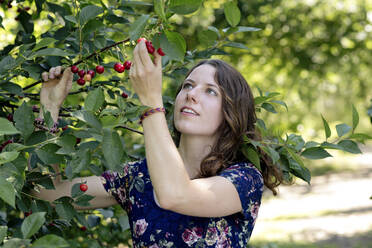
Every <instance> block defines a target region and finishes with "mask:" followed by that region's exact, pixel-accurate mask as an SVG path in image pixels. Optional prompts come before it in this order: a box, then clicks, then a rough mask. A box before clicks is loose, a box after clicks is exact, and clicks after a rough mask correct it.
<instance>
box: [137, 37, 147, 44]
mask: <svg viewBox="0 0 372 248" xmlns="http://www.w3.org/2000/svg"><path fill="white" fill-rule="evenodd" d="M142 40H143V41H146V39H145V38H138V40H137V43H140V42H141V41H142Z"/></svg>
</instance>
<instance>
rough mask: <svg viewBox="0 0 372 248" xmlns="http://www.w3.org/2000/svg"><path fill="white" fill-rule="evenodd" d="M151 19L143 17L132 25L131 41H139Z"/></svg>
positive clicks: (146, 16) (130, 31)
mask: <svg viewBox="0 0 372 248" xmlns="http://www.w3.org/2000/svg"><path fill="white" fill-rule="evenodd" d="M149 18H150V16H149V15H141V16H140V17H139V18H138V19H137V20H136V21H135V22H133V24H132V25H130V28H129V37H130V40H131V41H137V39H138V38H139V37H140V36H141V34H142V33H143V30H144V29H145V27H146V24H147V21H148V19H149Z"/></svg>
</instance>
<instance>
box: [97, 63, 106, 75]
mask: <svg viewBox="0 0 372 248" xmlns="http://www.w3.org/2000/svg"><path fill="white" fill-rule="evenodd" d="M104 71H105V67H103V66H102V65H97V66H96V72H97V73H98V74H102V73H103V72H104Z"/></svg>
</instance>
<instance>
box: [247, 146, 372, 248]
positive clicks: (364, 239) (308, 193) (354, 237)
mask: <svg viewBox="0 0 372 248" xmlns="http://www.w3.org/2000/svg"><path fill="white" fill-rule="evenodd" d="M363 150H364V154H363V155H357V156H355V155H354V156H343V157H339V156H338V159H334V158H333V159H330V162H331V163H336V164H338V165H340V166H345V168H350V167H353V168H354V171H350V170H348V172H341V173H337V174H329V175H323V176H317V177H314V178H313V179H312V183H311V186H310V185H307V184H306V183H304V182H300V181H298V183H296V185H292V186H283V187H280V190H279V195H278V196H277V197H272V196H271V195H272V194H271V193H270V192H265V194H264V198H263V201H262V206H261V208H260V211H259V216H258V220H257V222H256V227H255V229H254V231H253V234H252V238H251V242H252V243H254V242H258V241H262V242H278V243H288V244H293V243H308V244H314V245H315V244H316V245H315V246H314V247H323V246H325V245H334V246H326V247H345V248H346V247H347V248H350V247H372V200H370V199H369V198H370V197H371V196H372V151H370V150H369V149H367V148H364V149H363ZM283 247H285V246H283ZM291 247H296V246H291Z"/></svg>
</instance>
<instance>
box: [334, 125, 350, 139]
mask: <svg viewBox="0 0 372 248" xmlns="http://www.w3.org/2000/svg"><path fill="white" fill-rule="evenodd" d="M336 130H337V135H338V137H342V136H344V135H345V134H347V133H348V132H349V131H350V130H351V127H350V126H349V125H347V124H345V123H342V124H338V125H336Z"/></svg>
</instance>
